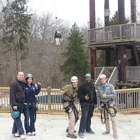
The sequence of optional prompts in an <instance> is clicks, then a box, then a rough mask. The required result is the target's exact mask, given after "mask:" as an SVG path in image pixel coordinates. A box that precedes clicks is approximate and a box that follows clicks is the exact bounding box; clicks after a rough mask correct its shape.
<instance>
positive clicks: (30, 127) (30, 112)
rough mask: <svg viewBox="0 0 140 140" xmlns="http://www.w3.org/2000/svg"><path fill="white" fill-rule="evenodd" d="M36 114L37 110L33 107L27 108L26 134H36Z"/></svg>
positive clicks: (25, 114) (25, 113)
mask: <svg viewBox="0 0 140 140" xmlns="http://www.w3.org/2000/svg"><path fill="white" fill-rule="evenodd" d="M34 113H35V110H34V108H33V107H25V112H24V116H25V120H24V125H25V130H26V133H29V132H35V123H34Z"/></svg>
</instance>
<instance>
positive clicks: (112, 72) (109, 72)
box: [95, 67, 118, 88]
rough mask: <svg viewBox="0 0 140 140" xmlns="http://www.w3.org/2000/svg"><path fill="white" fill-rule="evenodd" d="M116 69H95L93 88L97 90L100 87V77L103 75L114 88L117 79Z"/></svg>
mask: <svg viewBox="0 0 140 140" xmlns="http://www.w3.org/2000/svg"><path fill="white" fill-rule="evenodd" d="M117 73H118V71H117V67H95V77H97V78H96V81H95V87H96V88H97V87H98V86H99V85H100V75H101V74H105V75H106V77H107V78H108V82H109V83H112V84H113V86H114V87H116V80H117V79H118V74H117Z"/></svg>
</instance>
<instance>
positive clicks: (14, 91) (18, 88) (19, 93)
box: [10, 79, 25, 106]
mask: <svg viewBox="0 0 140 140" xmlns="http://www.w3.org/2000/svg"><path fill="white" fill-rule="evenodd" d="M24 100H25V83H24V82H20V81H18V80H17V79H16V80H15V81H14V82H12V83H11V85H10V104H11V106H15V105H17V104H18V103H23V102H24Z"/></svg>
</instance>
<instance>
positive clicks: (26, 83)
mask: <svg viewBox="0 0 140 140" xmlns="http://www.w3.org/2000/svg"><path fill="white" fill-rule="evenodd" d="M29 78H30V77H29ZM29 78H26V79H25V80H26V82H25V85H28V82H27V80H28V79H29ZM32 85H34V83H33V78H32V83H31V86H32Z"/></svg>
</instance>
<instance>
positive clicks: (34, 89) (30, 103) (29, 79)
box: [24, 74, 41, 136]
mask: <svg viewBox="0 0 140 140" xmlns="http://www.w3.org/2000/svg"><path fill="white" fill-rule="evenodd" d="M40 90H41V84H40V83H39V82H38V85H36V84H35V85H34V84H33V75H32V74H27V75H26V83H25V103H24V108H25V110H24V116H25V120H24V125H25V130H26V134H27V135H29V136H35V135H36V133H35V131H36V129H35V119H36V111H37V107H36V102H37V100H36V97H35V95H38V94H39V92H40ZM29 120H30V123H29Z"/></svg>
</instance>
